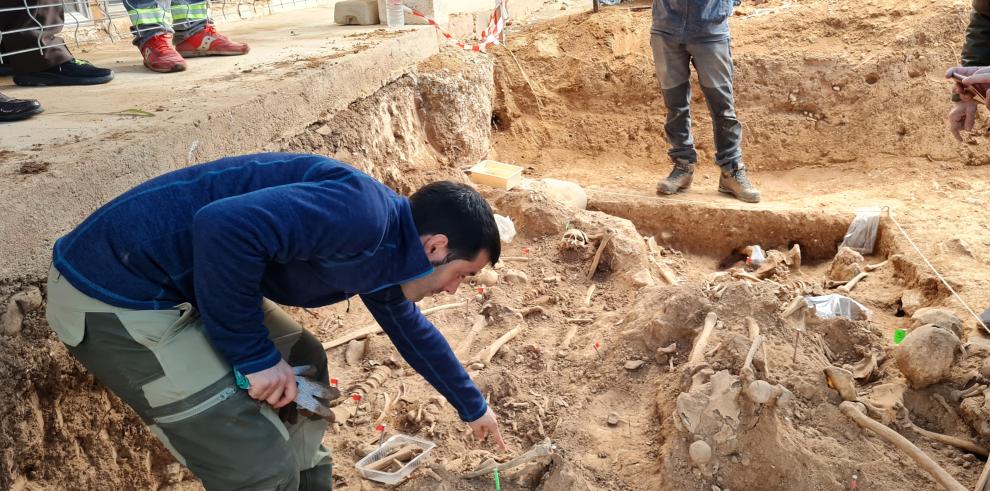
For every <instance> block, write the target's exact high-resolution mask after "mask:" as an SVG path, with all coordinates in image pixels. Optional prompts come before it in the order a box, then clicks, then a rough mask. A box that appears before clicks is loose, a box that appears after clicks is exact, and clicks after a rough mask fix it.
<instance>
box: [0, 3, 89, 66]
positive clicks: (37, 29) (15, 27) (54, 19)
mask: <svg viewBox="0 0 990 491" xmlns="http://www.w3.org/2000/svg"><path fill="white" fill-rule="evenodd" d="M49 3H51V2H45V3H44V5H45V6H44V7H39V8H30V9H27V8H25V7H26V6H27V7H35V6H37V5H39V4H40V3H39V2H38V0H28V1H27V2H25V1H24V0H0V9H9V8H18V7H20V8H22V9H23V10H16V11H12V12H3V13H0V31H3V32H4V33H5V34H3V36H2V39H0V51H2V52H3V53H14V52H17V51H22V50H30V51H28V52H25V53H21V54H16V55H11V56H6V55H4V57H3V63H4V65H7V66H9V67H10V68H11V69H12V70H13V72H14V73H30V72H38V71H41V70H47V69H49V68H51V67H54V66H58V65H61V64H62V63H65V62H67V61H69V60H71V59H72V54H70V53H69V50H68V49H67V48H66V47H65V41H64V40H63V39H62V38H61V37H59V36H58V34H59V33H60V32H62V24H64V22H65V21H64V11H63V10H62V4H61V3H55V4H51V5H47V4H49ZM42 26H44V27H43V28H42ZM22 29H26V30H22ZM10 31H20V32H13V33H12V32H10Z"/></svg>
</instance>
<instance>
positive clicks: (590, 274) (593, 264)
mask: <svg viewBox="0 0 990 491" xmlns="http://www.w3.org/2000/svg"><path fill="white" fill-rule="evenodd" d="M610 240H612V236H611V235H608V234H606V235H605V238H603V239H602V241H601V242H600V243H599V244H598V250H597V251H596V252H595V257H594V258H593V259H592V260H591V269H589V270H588V279H589V280H590V279H591V278H593V277H594V276H595V271H596V270H597V269H598V262H599V261H601V260H602V253H603V252H605V246H606V245H608V242H609V241H610Z"/></svg>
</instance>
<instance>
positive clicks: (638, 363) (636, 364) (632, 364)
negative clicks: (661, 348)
mask: <svg viewBox="0 0 990 491" xmlns="http://www.w3.org/2000/svg"><path fill="white" fill-rule="evenodd" d="M644 363H646V362H645V361H643V360H629V361H627V362H626V370H629V371H632V370H638V369H639V368H640V367H642V366H643V364H644Z"/></svg>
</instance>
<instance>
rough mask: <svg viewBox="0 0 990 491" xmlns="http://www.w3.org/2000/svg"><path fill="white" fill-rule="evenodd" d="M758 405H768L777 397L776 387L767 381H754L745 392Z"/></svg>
mask: <svg viewBox="0 0 990 491" xmlns="http://www.w3.org/2000/svg"><path fill="white" fill-rule="evenodd" d="M743 393H744V394H746V397H748V398H749V400H751V401H753V402H755V403H756V404H766V403H767V402H768V401H770V399H771V398H773V396H774V395H775V391H774V387H773V386H772V385H770V383H769V382H767V381H765V380H754V381H752V382H750V383H749V385H747V386H746V390H744V391H743Z"/></svg>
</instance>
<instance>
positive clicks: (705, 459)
mask: <svg viewBox="0 0 990 491" xmlns="http://www.w3.org/2000/svg"><path fill="white" fill-rule="evenodd" d="M688 455H689V456H690V457H691V463H692V464H694V465H695V467H704V466H705V464H707V463H709V462H711V460H712V447H711V446H709V445H708V444H707V443H705V442H704V441H703V440H698V441H696V442H694V443H692V444H691V446H690V447H688Z"/></svg>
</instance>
